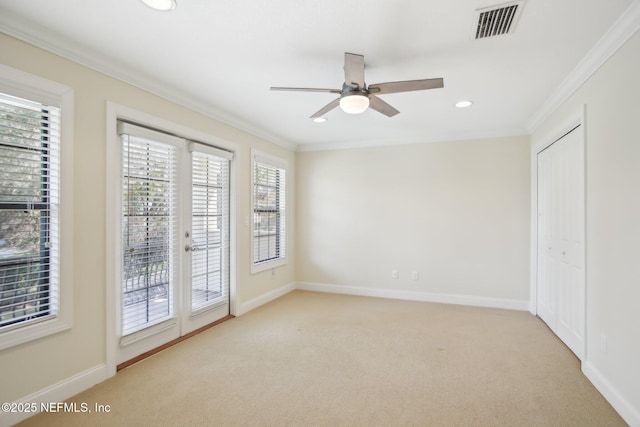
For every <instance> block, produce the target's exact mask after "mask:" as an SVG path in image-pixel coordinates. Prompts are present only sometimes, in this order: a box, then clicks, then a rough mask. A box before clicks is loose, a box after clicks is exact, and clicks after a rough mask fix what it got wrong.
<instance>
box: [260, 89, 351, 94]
mask: <svg viewBox="0 0 640 427" xmlns="http://www.w3.org/2000/svg"><path fill="white" fill-rule="evenodd" d="M270 89H271V90H280V91H289V92H325V93H337V94H340V93H342V91H341V90H340V89H317V88H311V87H271V88H270Z"/></svg>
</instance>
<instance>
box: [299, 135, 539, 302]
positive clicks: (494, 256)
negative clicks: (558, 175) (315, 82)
mask: <svg viewBox="0 0 640 427" xmlns="http://www.w3.org/2000/svg"><path fill="white" fill-rule="evenodd" d="M529 150H530V149H529V138H528V137H512V138H500V139H486V140H474V141H460V142H445V143H429V144H416V145H403V146H396V147H382V148H361V149H352V150H338V151H319V152H303V153H298V155H297V167H298V177H297V185H298V187H297V194H296V203H297V208H296V211H297V214H298V217H297V224H298V231H297V239H298V240H297V244H296V247H297V250H298V254H297V265H296V267H297V273H296V277H297V279H298V280H300V281H305V282H313V283H322V284H333V285H341V286H356V287H363V288H373V289H390V290H394V291H414V292H426V293H436V294H454V295H460V296H472V297H483V298H492V299H509V300H518V301H526V300H528V298H529V193H530V190H529V169H530V166H529V161H530V153H529ZM393 269H397V270H398V271H399V274H400V277H399V279H392V277H391V271H392V270H393ZM412 271H417V272H418V273H419V280H418V281H413V280H411V272H412Z"/></svg>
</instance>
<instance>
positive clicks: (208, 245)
mask: <svg viewBox="0 0 640 427" xmlns="http://www.w3.org/2000/svg"><path fill="white" fill-rule="evenodd" d="M194 145H195V144H192V147H193V146H194ZM202 148H203V149H205V148H206V147H202ZM191 173H192V191H191V232H192V236H191V242H192V253H191V311H192V312H197V311H198V310H202V309H204V308H207V307H210V306H212V305H215V304H217V303H219V302H221V301H227V300H228V298H229V158H225V157H220V156H217V155H214V154H210V153H207V152H201V151H195V150H192V170H191Z"/></svg>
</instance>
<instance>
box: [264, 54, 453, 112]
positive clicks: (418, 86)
mask: <svg viewBox="0 0 640 427" xmlns="http://www.w3.org/2000/svg"><path fill="white" fill-rule="evenodd" d="M442 87H444V80H443V79H441V78H439V79H423V80H405V81H400V82H389V83H377V84H372V85H369V86H367V84H366V83H365V82H364V56H363V55H357V54H355V53H347V52H345V54H344V83H343V84H342V89H314V88H301V87H272V88H271V90H282V91H294V92H327V93H335V94H338V95H340V97H339V98H337V99H334V100H333V101H331V102H330V103H328V104H327V105H325V106H324V107H322V108H321V109H320V110H318V111H317V112H316V113H315V114H313V115H312V116H311V117H310V118H311V119H317V118H320V117H322V116H323V115H324V114H326V113H328V112H329V111H331V110H333V109H334V108H336V107H337V106H340V108H341V109H342V110H343V111H344V112H345V113H349V114H360V113H364V112H365V111H366V110H367V108H369V107H371V108H372V109H374V110H376V111H377V112H379V113H382V114H384V115H385V116H387V117H393V116H395V115H396V114H398V113H399V112H400V111H398V110H396V109H395V108H393V107H392V106H391V105H389V104H387V103H386V102H384V101H383V100H382V99H380V98H378V97H377V95H384V94H387V93H398V92H411V91H415V90H426V89H438V88H442Z"/></svg>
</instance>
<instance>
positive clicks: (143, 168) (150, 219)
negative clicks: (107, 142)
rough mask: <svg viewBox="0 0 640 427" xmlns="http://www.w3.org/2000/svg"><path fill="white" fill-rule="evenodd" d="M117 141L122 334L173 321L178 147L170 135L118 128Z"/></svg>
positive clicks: (121, 125) (121, 124) (134, 127)
mask: <svg viewBox="0 0 640 427" xmlns="http://www.w3.org/2000/svg"><path fill="white" fill-rule="evenodd" d="M119 133H120V135H121V141H122V217H121V220H122V224H121V225H122V283H121V285H122V294H121V301H122V307H121V308H122V333H123V335H127V334H131V333H134V332H137V331H139V330H142V329H144V328H147V327H149V326H152V325H154V324H157V323H160V322H162V321H164V320H167V319H169V318H171V317H173V313H174V306H173V304H174V302H173V295H172V289H173V284H174V280H175V279H174V278H175V277H176V274H175V272H176V270H177V261H176V257H177V254H176V247H177V246H176V244H175V240H176V227H177V219H176V210H177V203H178V196H177V170H178V161H177V148H176V147H175V145H173V144H170V143H165V142H162V140H164V139H171V138H172V137H171V136H168V135H162V134H159V133H157V132H154V131H150V130H147V129H144V128H139V127H137V126H133V125H130V124H127V123H120V124H119Z"/></svg>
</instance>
